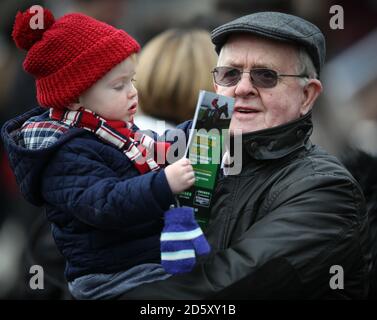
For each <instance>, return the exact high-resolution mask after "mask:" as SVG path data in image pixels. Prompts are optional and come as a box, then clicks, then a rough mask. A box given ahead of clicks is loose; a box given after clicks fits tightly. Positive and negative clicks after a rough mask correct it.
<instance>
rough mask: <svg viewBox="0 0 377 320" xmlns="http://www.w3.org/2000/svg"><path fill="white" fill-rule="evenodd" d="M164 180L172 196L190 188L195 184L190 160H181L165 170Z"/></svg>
mask: <svg viewBox="0 0 377 320" xmlns="http://www.w3.org/2000/svg"><path fill="white" fill-rule="evenodd" d="M165 175H166V179H167V180H168V183H169V187H170V189H171V191H172V192H173V193H174V194H177V193H180V192H182V191H184V190H186V189H188V188H190V187H191V186H192V185H193V184H194V182H195V173H194V169H193V168H192V165H191V163H190V160H189V159H187V158H182V159H180V160H178V161H177V162H174V163H173V164H171V165H168V166H167V167H166V168H165Z"/></svg>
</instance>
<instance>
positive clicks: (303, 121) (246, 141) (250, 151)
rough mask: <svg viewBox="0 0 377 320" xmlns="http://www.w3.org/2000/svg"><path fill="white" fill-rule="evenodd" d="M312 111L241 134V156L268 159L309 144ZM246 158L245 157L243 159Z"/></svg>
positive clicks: (285, 154)
mask: <svg viewBox="0 0 377 320" xmlns="http://www.w3.org/2000/svg"><path fill="white" fill-rule="evenodd" d="M312 131H313V124H312V112H311V111H310V112H308V113H307V114H306V115H304V116H302V117H300V118H298V119H296V120H293V121H291V122H288V123H285V124H283V125H280V126H277V127H273V128H268V129H263V130H259V131H255V132H250V133H246V134H243V135H242V153H243V158H244V159H245V156H246V157H247V158H252V159H256V160H270V159H279V158H283V157H285V156H287V155H289V154H290V153H292V152H294V151H296V150H298V149H300V148H302V147H305V148H306V149H308V148H309V147H310V146H311V142H310V140H309V137H310V135H311V134H312ZM245 160H246V159H245Z"/></svg>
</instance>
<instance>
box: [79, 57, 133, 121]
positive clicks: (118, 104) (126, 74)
mask: <svg viewBox="0 0 377 320" xmlns="http://www.w3.org/2000/svg"><path fill="white" fill-rule="evenodd" d="M134 75H135V62H134V59H132V58H130V57H129V58H127V59H126V60H124V61H123V62H121V63H120V64H118V65H117V66H115V67H114V68H113V69H111V70H110V71H109V72H108V73H107V74H106V75H105V76H104V77H103V78H101V79H100V80H99V81H97V82H96V83H95V84H94V85H93V86H92V87H91V88H90V89H89V90H87V91H86V92H85V93H84V94H83V95H82V96H81V97H80V104H81V105H83V106H84V108H86V109H89V110H91V111H93V112H95V113H96V114H98V115H99V116H101V117H103V118H105V119H107V120H122V121H132V120H133V116H134V114H135V113H136V110H137V106H138V97H137V90H136V88H135V87H134V85H133V83H132V80H133V77H134Z"/></svg>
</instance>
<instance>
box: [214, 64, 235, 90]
mask: <svg viewBox="0 0 377 320" xmlns="http://www.w3.org/2000/svg"><path fill="white" fill-rule="evenodd" d="M213 76H214V80H215V82H216V83H217V84H219V85H220V86H225V87H231V86H234V85H236V84H237V83H238V81H239V80H240V76H241V72H240V71H239V70H238V69H235V68H231V67H216V68H215V69H214V72H213Z"/></svg>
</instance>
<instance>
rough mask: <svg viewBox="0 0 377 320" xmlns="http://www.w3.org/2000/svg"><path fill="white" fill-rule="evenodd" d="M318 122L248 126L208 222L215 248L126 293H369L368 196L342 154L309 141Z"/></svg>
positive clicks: (252, 296) (207, 295)
mask: <svg viewBox="0 0 377 320" xmlns="http://www.w3.org/2000/svg"><path fill="white" fill-rule="evenodd" d="M311 132H312V122H311V114H307V115H306V116H304V117H302V118H300V119H298V120H295V121H293V122H290V123H288V124H284V125H281V126H278V127H274V128H270V129H266V130H261V131H258V132H254V133H249V134H245V135H243V137H242V139H243V140H242V141H243V149H242V151H243V152H242V157H243V167H242V171H241V173H240V174H238V175H233V176H225V177H222V178H221V179H220V180H219V182H218V185H217V189H216V194H215V198H214V206H213V208H212V210H211V220H210V224H209V228H208V230H207V237H208V240H209V242H210V243H211V245H212V255H210V256H209V257H208V259H206V260H205V261H203V262H202V263H200V264H198V265H197V266H196V268H195V269H194V270H193V271H192V272H191V273H189V274H184V275H180V276H174V277H171V278H170V279H168V280H165V281H159V282H155V283H151V284H147V285H143V286H140V287H138V288H136V289H134V290H132V291H130V292H128V293H126V294H125V295H124V296H123V297H122V298H125V299H144V298H145V299H205V298H219V299H221V298H225V299H259V298H302V299H317V298H365V297H366V296H367V294H368V287H369V273H370V268H371V257H370V243H369V238H368V220H367V214H366V208H365V201H364V197H363V194H362V192H361V190H360V187H359V185H358V184H357V182H356V181H355V180H354V178H353V177H352V176H351V174H350V173H349V172H348V171H347V170H346V169H345V168H344V167H343V166H342V165H341V164H340V163H339V161H338V160H337V159H336V158H335V157H333V156H330V155H328V154H327V153H326V152H325V151H323V150H322V149H321V148H319V147H317V146H314V145H313V144H312V143H311V142H310V140H309V136H310V134H311ZM332 266H335V267H334V268H335V269H334V270H333V269H331V267H332ZM336 266H341V267H342V271H343V275H344V282H343V287H344V289H335V290H334V289H332V288H331V286H330V284H331V283H332V284H333V285H334V283H335V284H337V285H338V286H339V285H341V284H342V283H341V282H342V281H341V280H338V279H339V277H341V273H340V272H341V271H339V270H340V269H339V267H336ZM334 276H335V278H334ZM333 287H334V286H333Z"/></svg>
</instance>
